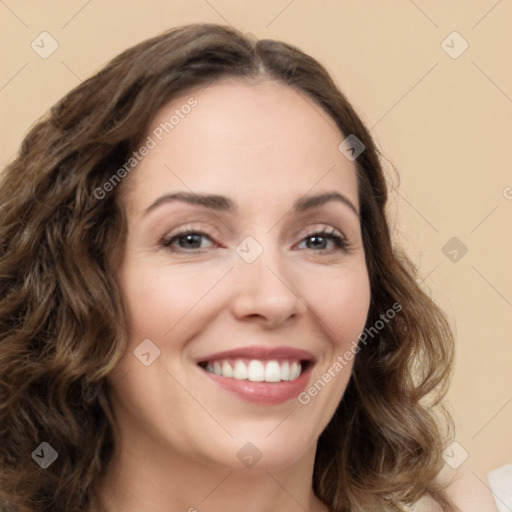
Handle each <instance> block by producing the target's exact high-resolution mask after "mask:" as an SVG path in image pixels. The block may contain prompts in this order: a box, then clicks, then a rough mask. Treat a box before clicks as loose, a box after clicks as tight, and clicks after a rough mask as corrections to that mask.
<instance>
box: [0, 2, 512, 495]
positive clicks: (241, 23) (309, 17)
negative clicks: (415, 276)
mask: <svg viewBox="0 0 512 512" xmlns="http://www.w3.org/2000/svg"><path fill="white" fill-rule="evenodd" d="M0 19H1V21H0V28H1V30H0V38H1V47H2V50H3V51H2V63H1V75H0V112H1V118H0V119H1V125H0V126H1V130H2V136H1V139H0V144H1V149H0V164H2V166H3V165H4V164H5V163H6V162H7V161H9V160H10V159H11V158H12V157H13V156H14V154H15V152H16V150H17V147H18V145H19V143H20V141H21V139H22V137H23V135H24V134H25V133H26V132H27V129H28V127H29V126H30V125H31V124H32V123H33V122H34V121H35V120H36V118H38V117H39V116H40V115H42V114H43V113H44V112H45V111H46V110H47V109H48V108H49V107H50V106H51V105H52V104H53V103H54V102H56V101H57V100H58V99H59V98H61V96H63V95H64V94H65V93H66V92H67V91H69V90H70V89H71V88H73V87H74V86H75V85H77V84H78V83H79V82H80V81H82V80H84V79H85V78H87V77H89V76H91V75H92V74H93V73H94V72H95V71H97V70H98V69H99V67H100V66H102V65H104V64H105V63H106V62H107V61H108V60H109V59H111V58H112V57H114V56H115V55H116V54H118V53H119V52H120V51H122V50H123V49H125V48H127V47H128V46H131V45H133V44H135V43H137V42H139V41H141V40H143V39H145V38H148V37H150V36H153V35H155V34H157V33H159V32H161V31H163V30H165V29H168V28H170V27H173V26H176V25H181V24H185V23H190V22H215V23H229V24H232V25H233V26H235V27H236V28H239V29H240V30H242V31H243V32H251V33H253V34H254V35H255V36H256V37H258V38H274V39H280V40H284V41H287V42H290V43H293V44H296V45H297V46H299V47H300V48H302V49H303V50H305V51H306V52H308V53H310V54H311V55H313V56H314V57H316V58H317V59H319V60H320V61H321V62H322V63H324V65H326V67H327V68H328V69H329V70H330V71H331V72H332V74H333V75H334V77H335V79H336V81H337V82H338V84H339V85H340V86H341V88H342V89H343V90H344V92H345V93H346V94H347V95H348V97H349V99H351V101H352V102H353V103H354V105H355V107H356V108H357V110H358V112H359V113H360V114H361V116H362V118H363V120H364V121H365V122H366V124H367V125H368V126H369V127H370V128H371V132H372V134H373V136H374V137H375V138H376V141H377V143H378V144H379V146H380V147H381V148H382V151H383V152H384V154H385V156H386V158H388V159H389V161H390V162H391V163H392V164H393V165H394V166H395V167H396V168H397V170H398V172H399V173H400V181H401V184H400V188H399V190H398V191H397V190H395V191H393V192H392V200H393V204H394V207H393V208H392V213H393V217H394V219H395V220H394V222H395V223H396V235H397V238H398V239H399V240H400V241H401V243H402V244H403V245H404V246H405V247H406V249H407V250H408V251H409V253H410V255H411V256H412V257H413V259H414V260H415V261H416V262H417V263H418V265H419V268H420V273H421V276H422V279H423V284H424V285H425V286H426V287H427V288H428V289H429V290H430V291H431V293H432V294H433V295H434V297H435V298H436V300H437V302H438V303H439V304H440V305H441V306H442V307H443V308H444V309H445V310H446V311H447V313H448V315H449V317H450V319H451V321H452V323H453V325H454V326H456V334H457V347H458V353H457V361H456V370H455V377H454V380H453V384H452V387H451V390H450V392H449V405H450V408H451V411H452V412H453V414H454V416H455V419H456V423H457V428H458V432H457V436H456V439H457V441H458V442H459V443H460V445H461V446H462V447H463V448H464V449H465V450H466V451H467V452H468V453H469V458H468V459H467V461H466V462H464V464H463V466H461V467H462V468H464V469H467V470H468V471H470V472H471V473H472V476H473V478H474V479H475V485H484V484H485V483H486V473H487V472H488V471H489V470H491V469H493V468H496V467H499V466H502V465H504V464H506V463H512V439H511V435H510V433H511V432H512V378H511V373H512V372H511V363H512V334H511V329H510V324H509V323H508V321H509V320H510V318H511V317H512V270H511V265H510V262H511V260H512V243H511V239H512V237H511V233H512V222H511V220H512V172H511V170H512V164H511V162H512V150H511V147H512V31H510V21H511V20H512V2H511V1H510V0H499V1H496V0H485V1H483V0H482V1H465V2H447V1H441V0H439V1H436V2H434V1H425V0H415V1H414V2H413V1H412V0H394V1H387V2H379V1H376V0H375V1H358V2H356V1H355V0H351V1H323V2H322V1H311V0H308V1H300V0H292V1H290V0H279V1H272V2H270V1H265V2H264V1H251V2H236V1H234V0H208V1H207V0H194V1H164V0H149V1H144V2H142V1H140V2H127V1H124V0H110V1H100V0H89V1H87V0H67V1H64V0H58V1H57V0H54V1H47V2H39V1H36V0H30V1H29V0H16V1H15V0H2V1H0ZM43 31H47V32H49V33H50V34H51V36H52V37H53V38H54V39H55V40H56V41H57V42H58V45H59V46H58V49H57V50H56V51H55V52H54V53H53V54H52V55H51V56H49V57H48V58H47V59H43V58H41V57H40V56H39V55H38V54H37V53H36V52H35V51H34V50H33V49H32V48H31V42H32V41H33V40H36V42H37V41H40V39H36V38H37V37H38V36H39V34H40V33H41V32H43ZM453 31H457V32H459V33H460V35H461V36H462V37H463V38H464V39H465V40H466V41H467V43H468V44H469V47H468V49H467V50H466V51H465V52H464V53H462V54H461V55H460V56H459V57H458V58H452V57H451V56H450V55H448V53H446V51H445V50H444V49H443V47H442V46H441V44H442V42H443V40H445V39H446V38H447V36H448V35H449V34H451V33H452V32H453ZM446 45H448V47H447V46H446ZM47 47H48V46H47ZM444 47H445V48H446V49H447V50H448V51H450V52H452V53H453V52H455V51H457V50H459V49H460V48H462V47H461V41H459V40H457V38H456V37H455V38H454V37H453V36H452V37H450V38H448V40H447V42H446V43H445V46H444ZM449 47H452V48H449ZM388 167H389V166H388ZM390 176H391V175H390ZM390 180H392V181H393V182H394V183H396V180H395V179H394V178H392V177H391V178H390ZM452 237H457V238H458V239H459V241H460V242H461V243H463V244H464V245H465V246H466V247H467V249H468V251H467V253H466V254H465V255H464V256H462V258H461V257H460V254H461V253H460V252H458V258H459V259H458V261H456V262H452V261H450V259H449V258H448V257H447V256H445V254H444V253H443V252H442V248H443V246H444V245H445V244H446V243H447V242H448V241H449V240H450V239H451V238H452ZM460 242H457V243H460ZM452 250H453V247H450V246H449V247H448V249H447V250H445V252H449V251H452ZM456 250H457V249H456ZM454 256H455V254H454V253H452V255H451V257H454ZM506 263H508V264H507V265H506ZM455 455H457V453H456V454H455ZM457 456H458V455H457ZM449 471H452V470H449Z"/></svg>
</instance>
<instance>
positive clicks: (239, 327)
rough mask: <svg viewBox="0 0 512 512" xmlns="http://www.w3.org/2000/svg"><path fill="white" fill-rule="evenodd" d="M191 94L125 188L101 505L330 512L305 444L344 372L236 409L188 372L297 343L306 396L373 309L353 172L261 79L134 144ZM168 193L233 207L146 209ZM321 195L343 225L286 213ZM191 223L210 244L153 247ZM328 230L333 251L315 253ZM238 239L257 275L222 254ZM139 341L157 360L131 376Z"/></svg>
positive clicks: (152, 511) (304, 104)
mask: <svg viewBox="0 0 512 512" xmlns="http://www.w3.org/2000/svg"><path fill="white" fill-rule="evenodd" d="M191 95H193V96H194V97H195V98H196V99H197V101H198V105H197V106H196V107H195V109H194V110H192V111H191V113H190V114H189V115H188V116H187V117H185V118H184V119H182V120H181V121H180V124H179V125H177V126H176V127H175V128H174V129H173V131H172V132H171V133H170V134H169V135H167V136H166V137H165V138H164V139H163V140H162V142H160V143H159V144H158V145H157V147H155V148H154V149H152V150H151V151H150V152H149V154H148V155H147V156H146V157H145V158H144V159H143V161H142V162H141V163H140V164H139V165H138V166H137V168H136V170H134V171H133V172H132V174H131V175H130V176H129V178H127V179H126V180H125V182H124V183H123V188H124V190H123V195H122V205H123V206H124V208H125V209H126V212H127V216H128V225H129V232H128V238H127V244H126V248H125V252H124V257H123V261H122V263H121V265H120V267H119V269H118V273H117V278H118V281H119V283H120V286H121V289H122V292H123V294H124V297H125V299H126V303H127V307H128V317H129V333H130V336H129V346H128V350H127V352H126V354H125V356H124V358H123V360H122V361H121V363H120V364H119V366H118V367H117V368H116V371H115V372H114V373H113V374H112V376H111V383H112V385H113V393H112V401H113V407H114V410H115V414H116V416H117V419H118V424H119V428H120V434H119V442H118V449H117V452H116V454H115V457H114V459H113V461H112V464H111V465H110V467H109V468H108V472H107V474H106V475H105V478H104V479H103V480H102V482H101V484H100V486H99V488H98V491H97V492H98V495H99V496H100V501H101V504H102V507H103V508H104V510H106V511H108V512H114V511H123V512H132V511H133V512H135V511H140V510H144V511H146V512H164V511H165V512H168V511H169V510H182V511H184V512H185V511H190V512H192V511H194V510H197V511H198V512H201V511H203V510H208V511H209V512H220V511H222V512H224V511H225V510H245V511H246V512H261V511H266V512H272V511H280V512H292V511H293V512H295V511H297V512H298V511H301V512H303V511H304V510H307V511H313V512H319V511H327V510H328V509H327V507H326V506H325V505H324V504H323V503H321V502H320V500H319V499H318V498H317V497H316V496H315V495H314V493H313V490H312V472H313V463H314V455H315V449H316V444H317V440H318V437H319V435H320V433H321V432H322V430H323V429H324V428H325V426H326V425H327V423H328V422H329V420H330V418H331V417H332V415H333V413H334V411H335V409H336V406H337V405H338V403H339V402H340V400H341V398H342V396H343V393H344V391H345V389H346V386H347V383H348V380H349V377H350V372H351V369H352V366H353V360H352V361H351V362H349V363H348V364H347V365H346V366H344V367H343V369H342V370H341V371H339V372H337V373H336V376H335V377H334V378H333V380H332V381H331V383H330V384H328V385H327V386H326V387H325V388H324V389H323V390H322V391H321V392H320V393H319V394H318V395H317V396H315V397H314V398H312V399H311V401H310V402H309V403H308V404H307V405H303V404H301V403H299V401H298V400H297V399H292V400H289V401H287V402H285V403H283V404H278V405H262V404H255V403H250V402H246V401H244V400H241V399H240V398H239V397H238V396H235V395H233V394H231V393H228V392H227V391H225V390H222V389H219V388H218V387H217V386H215V385H213V384H212V382H211V380H210V378H209V377H208V376H207V375H206V374H205V373H204V372H203V370H201V369H200V368H199V367H198V366H197V364H196V361H197V359H198V358H199V357H201V356H205V355H209V354H211V353H213V352H218V351H224V350H230V349H234V348H239V347H246V346H250V345H264V346H278V345H284V346H289V347H295V348H301V349H305V350H309V351H310V352H312V353H313V355H314V356H315V358H316V364H315V366H314V368H313V372H312V375H311V378H310V383H312V382H314V381H316V380H317V379H318V378H320V377H321V376H322V374H324V373H325V372H326V370H327V369H328V368H329V367H331V366H332V365H333V363H334V362H335V361H336V358H337V357H338V356H340V355H342V354H344V353H345V352H346V351H347V350H349V349H350V347H351V343H352V342H353V341H354V340H357V339H358V335H359V333H360V332H361V331H362V330H363V329H364V325H365V321H366V317H367V314H368V309H369V304H370V287H369V280H368V273H367V268H366V263H365V254H364V248H363V244H362V238H361V230H360V222H359V217H358V214H357V211H358V210H359V202H358V191H357V181H356V169H355V165H354V163H353V162H350V161H349V160H347V159H346V158H345V157H344V156H343V155H342V154H341V153H340V151H339V150H338V145H339V144H340V142H341V141H342V140H343V139H344V138H345V137H344V136H343V135H342V134H341V133H340V131H339V130H338V129H337V128H336V127H335V126H334V123H333V121H332V120H330V118H329V117H328V116H327V114H325V113H323V112H322V111H321V109H320V107H318V105H316V104H315V103H313V102H312V101H311V100H309V99H306V98H305V97H304V96H303V95H300V94H299V93H297V92H296V91H294V90H293V89H292V88H290V87H288V86H286V85H283V84H281V83H277V82H273V81H269V80H261V81H258V82H255V81H251V82H248V81H241V80H235V79H230V80H223V81H221V82H216V83H214V84H213V85H210V86H209V87H207V88H205V89H203V90H199V89H196V90H192V91H190V92H189V93H187V94H186V95H183V96H182V97H180V98H176V99H175V100H173V101H172V102H171V103H169V104H168V105H166V106H165V107H164V108H163V109H161V111H160V112H159V113H158V114H157V116H156V118H155V119H154V121H153V123H152V127H151V128H150V130H149V132H148V134H150V133H151V132H152V130H153V129H154V128H155V127H157V126H158V125H159V124H160V123H161V122H163V121H165V120H168V119H169V117H170V116H171V115H172V114H173V112H174V110H175V109H176V108H180V106H181V105H183V104H184V103H185V102H186V101H187V99H188V98H189V97H190V96H191ZM178 191H184V192H190V191H193V192H194V193H201V194H206V193H208V194H220V195H223V196H227V197H229V198H230V199H231V200H233V201H234V202H235V203H236V204H237V207H238V210H239V211H238V212H237V213H232V212H223V211H214V210H212V209H208V208H204V207H201V206H197V205H190V204H185V203H183V202H173V203H165V204H162V205H160V206H158V207H156V208H154V209H153V210H151V211H150V212H148V213H146V214H145V213H144V212H145V211H146V209H147V208H148V207H149V206H150V205H151V204H152V203H153V202H154V201H155V200H157V199H158V198H159V197H161V196H162V195H164V194H168V193H173V192H178ZM332 191H336V192H338V193H340V194H343V196H344V197H346V198H347V199H348V200H349V201H350V202H351V203H352V204H353V206H354V208H355V209H356V212H354V211H352V209H351V208H350V207H348V206H347V205H346V204H344V203H342V202H337V201H330V202H327V203H325V204H324V205H322V206H319V207H317V208H315V209H312V210H311V211H306V212H302V213H294V212H291V207H292V205H293V203H294V202H295V201H296V200H297V199H299V198H301V197H303V196H304V195H306V194H309V195H311V194H317V193H321V192H332ZM187 227H191V228H193V229H194V230H198V231H201V232H205V233H206V234H207V235H208V236H206V237H203V238H200V237H196V238H195V239H194V240H193V242H194V243H196V245H195V246H194V245H193V244H192V246H191V244H190V241H189V242H188V243H187V239H185V240H183V237H182V238H181V239H175V240H174V242H173V244H172V246H173V248H174V250H171V249H170V248H169V247H167V248H166V247H163V246H162V244H161V242H162V239H163V238H165V237H167V239H169V238H172V237H173V236H174V235H175V234H176V233H177V232H179V231H180V230H182V229H184V228H187ZM324 229H328V230H329V231H335V232H336V233H337V234H340V235H341V236H342V237H344V238H345V239H346V241H347V247H346V248H338V247H336V245H335V244H334V243H333V242H332V240H330V239H329V238H327V239H321V240H320V241H318V239H315V237H314V236H313V240H312V235H314V234H315V233H318V232H321V231H322V230H324ZM248 236H251V237H253V238H254V239H255V240H256V241H257V242H258V244H259V245H260V246H261V247H262V248H263V253H262V254H261V255H260V256H259V258H258V259H256V260H255V261H254V262H253V263H247V262H246V261H244V259H242V258H241V257H240V256H239V255H238V254H237V252H236V251H235V249H236V248H237V246H239V245H240V244H241V242H242V241H243V240H244V239H245V238H246V237H248ZM315 241H316V244H315ZM197 246H199V247H200V248H191V247H197ZM251 250H252V249H251ZM148 338H149V339H151V340H152V342H153V343H154V344H155V345H156V346H157V347H158V348H159V350H160V356H159V357H158V358H157V359H156V360H155V361H154V362H153V363H152V364H151V365H149V366H145V365H143V364H142V363H141V362H140V361H139V360H138V359H137V358H136V357H135V356H134V353H133V351H134V349H136V347H137V346H138V345H139V344H140V343H141V342H142V340H144V339H148ZM247 442H251V443H253V445H255V446H256V447H257V449H258V450H259V452H260V453H261V454H262V458H261V460H260V461H258V463H257V464H256V465H254V466H253V467H251V468H247V467H245V466H244V465H243V464H242V463H241V461H240V460H239V459H238V457H237V452H238V451H239V450H240V449H241V448H242V447H243V446H244V445H246V443H247Z"/></svg>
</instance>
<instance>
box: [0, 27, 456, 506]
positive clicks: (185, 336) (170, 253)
mask: <svg viewBox="0 0 512 512" xmlns="http://www.w3.org/2000/svg"><path fill="white" fill-rule="evenodd" d="M386 199H387V191H386V184H385V180H384V175H383V171H382V168H381V164H380V162H379V158H378V154H377V151H376V148H375V146H374V143H373V141H372V139H371V138H370V135H369V133H368V131H367V130H366V128H365V127H364V126H363V124H362V123H361V121H360V120H359V118H358V117H357V115H356V114H355V112H354V110H353V109H352V107H351V106H350V104H349V103H348V101H347V99H346V98H345V97H344V96H343V94H342V93H341V92H340V91H339V90H338V89H337V88H336V86H335V84H334V83H333V81H332V79H331V78H330V77H329V75H328V74H327V72H326V71H325V70H324V69H323V68H322V67H321V66H320V64H318V63H317V62H316V61H315V60H314V59H312V58H311V57H309V56H307V55H305V54H303V53H302V52H300V51H299V50H297V49H296V48H293V47H291V46H289V45H286V44H283V43H278V42H274V41H259V42H253V41H250V40H248V39H246V38H244V37H243V36H242V35H241V34H240V33H239V32H236V31H235V30H232V29H228V28H225V27H221V26H216V25H207V24H204V25H190V26H186V27H180V28H177V29H173V30H171V31H169V32H166V33H164V34H162V35H160V36H158V37H155V38H153V39H150V40H148V41H145V42H143V43H141V44H138V45H137V46H135V47H133V48H130V49H128V50H127V51H125V52H124V53H122V54H121V55H120V56H118V57H117V58H115V59H114V60H113V61H112V62H110V63H109V64H108V65H107V66H106V67H105V68H104V69H103V70H101V71H100V72H99V73H97V74H96V75H95V76H93V77H92V78H90V79H88V80H87V81H85V82H84V83H82V84H81V85H79V86H78V87H77V88H76V89H74V90H73V91H71V92H70V93H69V94H68V95H67V96H66V97H65V98H63V99H62V100H61V101H60V102H59V103H58V104H57V105H55V106H54V107H53V108H52V109H51V111H50V113H49V115H48V116H46V117H45V118H44V119H43V120H41V121H40V122H39V123H38V124H37V125H36V126H35V127H34V128H33V129H32V130H31V131H30V133H29V134H28V135H27V137H26V138H25V140H24V141H23V144H22V147H21V151H20V154H19V156H18V157H17V158H16V160H14V161H13V162H12V163H11V164H10V165H9V166H8V167H7V169H6V170H5V171H4V173H3V175H2V183H1V191H0V205H1V208H2V217H1V219H2V220H1V227H0V233H1V234H0V240H1V247H2V254H1V256H2V257H1V266H0V268H1V271H0V275H1V281H0V282H1V291H2V294H1V297H2V299H1V302H0V311H1V314H0V319H1V320H0V321H1V326H2V329H1V336H2V338H1V339H0V344H1V356H0V358H1V359H0V366H1V375H2V379H1V381H0V383H1V385H0V390H1V395H0V396H1V400H0V410H1V417H0V420H1V431H0V432H1V438H0V440H1V446H2V448H1V451H0V453H1V469H0V493H1V494H0V496H1V499H2V503H3V508H4V510H6V511H20V512H29V511H30V512H35V511H52V512H57V511H66V512H72V511H77V512H78V511H80V512H82V511H93V510H98V511H99V510H101V511H106V512H113V511H118V510H119V511H120V510H122V511H123V512H130V511H132V510H133V511H135V510H137V511H138V510H145V511H151V512H160V511H164V510H165V511H169V510H173V511H174V510H183V511H186V510H189V511H193V510H197V511H199V512H201V511H203V510H208V511H217V510H242V509H243V510H246V511H254V512H256V511H263V510H265V511H272V510H276V511H277V510H279V511H281V512H282V511H285V512H288V511H295V510H308V511H311V512H318V511H328V510H330V511H339V512H341V511H363V510H364V511H370V510H378V511H392V510H394V511H398V510H410V509H411V510H412V509H414V510H420V509H418V508H417V507H418V506H419V507H421V506H423V507H425V506H426V507H428V510H432V511H433V510H444V511H452V510H456V508H455V506H454V504H453V503H452V502H451V498H450V495H449V492H446V491H445V490H444V487H445V484H444V483H442V482H441V481H440V479H439V472H440V470H441V468H442V466H443V459H442V457H441V454H442V451H443V448H444V446H445V445H446V443H447V442H448V439H449V437H450V434H451V429H452V427H453V425H452V422H451V419H450V417H449V415H448V414H447V413H446V411H444V409H443V408H442V406H439V401H440V400H441V398H442V397H443V395H444V393H445V391H446V388H447V385H448V379H449V375H450V372H451V366H452V359H453V339H452V334H451V332H450V329H449V326H448V324H447V321H446V319H445V317H444V316H443V314H442V312H441V311H440V310H439V309H438V308H437V307H436V306H435V304H434V303H433V302H432V301H431V300H430V299H429V298H428V297H427V296H426V295H425V294H424V293H423V292H422V291H421V289H420V288H419V286H418V285H417V284H416V282H415V280H414V275H413V270H412V266H411V265H410V264H409V262H408V260H407V259H406V258H405V256H403V255H401V254H399V252H398V251H397V249H396V248H394V247H393V245H392V242H391V239H390V232H389V229H388V224H387V221H386V216H385V206H386ZM438 412H439V413H441V414H439V413H438ZM441 418H443V421H444V423H443V424H441V421H440V419H441ZM443 425H444V426H445V427H446V428H443ZM411 507H416V508H411Z"/></svg>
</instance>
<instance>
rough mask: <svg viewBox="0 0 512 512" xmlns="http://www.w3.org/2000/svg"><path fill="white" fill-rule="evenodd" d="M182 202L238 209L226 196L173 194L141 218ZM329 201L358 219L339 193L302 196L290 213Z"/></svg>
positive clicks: (153, 204)
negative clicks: (164, 206) (165, 206)
mask: <svg viewBox="0 0 512 512" xmlns="http://www.w3.org/2000/svg"><path fill="white" fill-rule="evenodd" d="M175 201H178V202H183V203H188V204H192V205H197V206H202V207H204V208H209V209H212V210H215V211H223V212H237V211H238V207H237V205H236V203H235V202H234V201H232V200H231V199H229V198H228V197H226V196H221V195H215V194H196V193H193V192H175V193H173V194H166V195H163V196H161V197H159V198H158V199H157V200H156V201H155V202H153V203H152V204H151V205H150V206H149V207H148V208H147V209H146V210H145V211H144V213H143V216H145V215H147V214H148V213H149V212H151V211H153V210H155V208H157V207H158V206H160V205H162V204H168V203H172V202H175ZM329 201H337V202H339V203H342V204H344V205H345V206H348V207H349V208H350V210H352V211H353V212H354V213H355V214H356V215H357V216H358V217H359V212H358V211H357V208H356V207H355V206H354V204H353V203H352V201H350V199H348V198H347V197H346V196H344V195H343V194H340V193H339V192H324V193H321V194H316V195H309V196H303V197H301V198H299V199H297V201H295V203H294V205H293V207H292V211H294V212H304V211H306V210H310V209H313V208H318V207H320V206H322V205H324V204H326V203H328V202H329Z"/></svg>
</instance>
